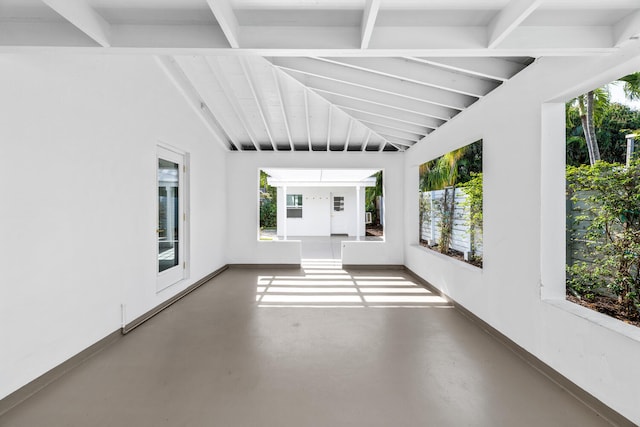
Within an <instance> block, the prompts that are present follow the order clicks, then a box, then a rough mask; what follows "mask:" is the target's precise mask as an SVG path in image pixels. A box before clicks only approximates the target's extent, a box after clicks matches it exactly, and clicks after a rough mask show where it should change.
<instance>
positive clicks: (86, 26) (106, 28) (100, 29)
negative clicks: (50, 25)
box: [42, 0, 111, 47]
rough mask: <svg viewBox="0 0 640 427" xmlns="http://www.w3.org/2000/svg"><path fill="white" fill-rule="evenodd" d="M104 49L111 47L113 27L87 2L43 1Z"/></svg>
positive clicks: (67, 0) (70, 0) (81, 0)
mask: <svg viewBox="0 0 640 427" xmlns="http://www.w3.org/2000/svg"><path fill="white" fill-rule="evenodd" d="M42 2H43V3H44V4H46V5H47V6H49V7H50V8H51V9H53V10H54V11H56V13H58V14H59V15H60V16H62V17H63V18H64V19H66V20H67V21H69V22H70V23H71V24H73V25H74V26H75V27H77V28H78V29H79V30H80V31H82V32H83V33H85V34H86V35H88V36H89V37H91V38H92V39H93V40H94V41H95V42H96V43H98V44H99V45H100V46H102V47H110V46H111V41H110V38H111V26H110V25H109V23H108V22H107V21H105V19H104V18H103V17H102V16H100V14H99V13H98V12H96V11H95V9H93V8H92V7H91V6H90V5H89V3H87V0H42Z"/></svg>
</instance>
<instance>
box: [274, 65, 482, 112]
mask: <svg viewBox="0 0 640 427" xmlns="http://www.w3.org/2000/svg"><path fill="white" fill-rule="evenodd" d="M270 60H271V62H273V63H274V65H276V66H277V67H280V68H282V69H284V70H293V71H298V72H300V73H303V74H307V75H310V76H315V77H320V78H324V79H329V80H335V81H338V82H342V83H347V84H350V85H353V86H360V87H365V88H370V89H374V90H378V91H381V92H387V93H392V94H395V95H398V96H404V97H407V98H412V99H416V100H419V101H423V102H429V103H432V104H436V105H440V106H443V107H447V108H454V109H457V110H463V109H465V108H466V107H468V106H469V105H471V104H473V103H474V102H475V101H476V98H474V97H472V96H468V95H463V94H460V93H454V92H449V91H446V90H442V89H438V88H434V87H429V86H424V85H420V84H417V83H412V82H402V81H399V80H398V79H395V78H391V77H387V76H382V75H379V74H374V73H368V72H365V71H361V70H356V69H354V68H350V67H344V66H341V65H337V64H332V63H330V62H326V61H319V60H315V59H308V58H271V59H270Z"/></svg>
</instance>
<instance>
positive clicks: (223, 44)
mask: <svg viewBox="0 0 640 427" xmlns="http://www.w3.org/2000/svg"><path fill="white" fill-rule="evenodd" d="M638 34H640V1H638V0H598V1H596V0H324V1H317V0H0V53H3V52H42V51H47V52H50V51H54V52H71V53H77V54H84V53H108V54H131V53H135V54H141V55H153V56H155V57H156V58H157V62H158V64H159V66H160V67H161V68H162V69H163V70H164V71H165V72H166V73H167V76H168V78H170V79H171V81H172V82H173V83H174V84H175V85H176V87H177V88H178V89H179V90H180V92H181V93H182V94H183V95H184V97H185V98H186V100H187V101H188V102H189V103H190V105H191V106H192V108H193V109H194V111H196V112H197V113H198V115H199V116H200V117H201V119H202V120H203V121H204V122H205V124H206V125H207V126H208V127H209V129H210V130H211V132H212V133H213V134H214V135H215V139H216V140H217V141H218V142H219V143H220V144H222V145H224V147H225V148H226V149H229V150H259V151H263V150H265V151H266V150H268V151H272V150H276V151H281V150H286V151H290V150H294V151H310V150H313V151H329V150H331V151H404V150H406V149H408V148H410V147H411V146H412V145H414V144H416V143H419V142H420V141H422V140H423V139H425V137H427V136H428V135H429V134H430V133H431V132H433V131H434V130H435V129H437V128H438V127H439V126H442V125H443V124H444V123H446V122H447V121H448V120H450V119H451V118H452V117H454V116H455V115H456V114H459V113H460V112H461V111H463V110H464V109H466V108H468V107H469V106H470V105H472V104H473V103H474V102H477V101H479V100H480V99H482V98H483V97H485V96H490V93H491V91H493V90H494V89H496V88H497V87H498V86H500V85H501V84H503V83H504V82H506V81H507V80H509V79H510V78H512V77H513V76H514V75H515V74H517V73H518V72H520V71H522V70H523V69H524V68H526V67H527V66H528V65H529V64H531V63H532V62H533V61H534V59H535V58H538V57H541V56H573V55H606V54H608V53H611V52H613V51H614V50H616V49H617V48H619V47H620V46H621V45H622V44H624V43H628V42H629V41H630V40H633V39H636V38H637V35H638Z"/></svg>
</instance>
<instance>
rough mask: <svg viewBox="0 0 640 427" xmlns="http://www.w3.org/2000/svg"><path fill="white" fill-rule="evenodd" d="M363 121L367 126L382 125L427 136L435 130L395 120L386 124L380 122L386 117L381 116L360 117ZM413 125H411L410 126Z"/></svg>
mask: <svg viewBox="0 0 640 427" xmlns="http://www.w3.org/2000/svg"><path fill="white" fill-rule="evenodd" d="M358 120H359V121H360V122H361V123H366V124H367V126H368V125H373V126H381V127H384V128H387V129H392V130H397V131H399V132H405V133H408V134H411V135H419V136H420V137H423V136H427V135H429V133H430V132H431V131H432V130H433V129H427V128H421V127H420V126H414V125H407V124H402V123H401V124H399V125H398V124H395V123H393V122H386V123H385V124H381V123H379V122H380V121H383V120H384V119H381V118H377V119H374V118H372V119H368V120H365V119H362V118H361V119H358ZM388 123H393V124H388ZM409 126H411V127H409Z"/></svg>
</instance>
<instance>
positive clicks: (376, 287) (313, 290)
mask: <svg viewBox="0 0 640 427" xmlns="http://www.w3.org/2000/svg"><path fill="white" fill-rule="evenodd" d="M301 265H302V269H301V272H297V271H296V272H295V273H292V274H291V275H274V276H259V277H258V281H257V286H256V303H257V304H258V307H262V308H269V307H270V308H287V307H288V308H383V307H384V308H451V307H452V306H451V304H450V303H449V302H448V301H447V300H445V299H444V298H442V297H441V296H439V295H437V294H434V293H433V292H432V291H430V290H429V289H426V288H424V287H423V286H420V285H418V284H416V283H415V282H413V281H411V280H409V279H407V278H406V277H403V276H397V275H396V276H385V275H384V274H381V275H380V276H363V275H351V274H350V273H349V272H348V271H345V270H343V269H342V264H341V262H340V260H333V259H303V260H302V263H301Z"/></svg>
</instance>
